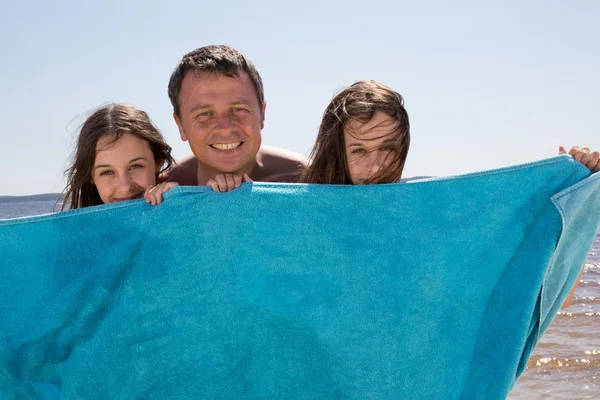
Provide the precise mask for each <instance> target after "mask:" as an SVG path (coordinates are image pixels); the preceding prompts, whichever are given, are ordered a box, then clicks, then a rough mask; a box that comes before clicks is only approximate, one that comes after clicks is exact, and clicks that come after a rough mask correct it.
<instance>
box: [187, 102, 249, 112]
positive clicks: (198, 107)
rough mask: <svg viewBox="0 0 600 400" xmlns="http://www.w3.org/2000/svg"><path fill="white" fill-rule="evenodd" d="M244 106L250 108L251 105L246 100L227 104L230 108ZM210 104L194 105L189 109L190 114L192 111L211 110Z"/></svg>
mask: <svg viewBox="0 0 600 400" xmlns="http://www.w3.org/2000/svg"><path fill="white" fill-rule="evenodd" d="M240 104H241V105H245V106H250V107H251V106H252V103H251V102H250V101H248V100H236V101H232V102H231V103H229V105H230V106H235V105H240ZM211 107H212V104H205V103H199V104H196V105H195V106H193V107H192V108H191V109H190V112H191V113H192V112H194V111H198V110H203V109H205V108H211Z"/></svg>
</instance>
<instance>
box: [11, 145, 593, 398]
mask: <svg viewBox="0 0 600 400" xmlns="http://www.w3.org/2000/svg"><path fill="white" fill-rule="evenodd" d="M165 197H166V199H165V202H164V203H163V204H161V205H158V206H155V207H153V206H150V205H148V204H146V203H145V202H144V201H143V200H138V201H130V202H124V203H119V204H115V205H107V206H100V207H92V208H86V209H81V210H75V211H68V212H64V213H58V214H53V215H46V216H38V217H31V218H21V219H14V220H5V221H0V260H1V261H0V262H1V266H0V398H3V399H17V398H18V399H21V398H42V399H59V398H61V399H80V398H83V399H133V398H139V399H142V398H144V399H191V398H197V399H200V398H202V399H233V398H236V399H239V398H251V399H284V398H286V399H334V398H343V399H366V398H372V399H375V398H376V399H397V398H406V399H503V398H505V397H506V395H507V393H508V392H509V391H510V389H511V388H512V386H513V385H514V383H515V381H516V379H517V377H518V376H519V374H520V373H521V372H522V371H523V369H524V367H525V364H526V361H527V359H528V357H529V355H530V352H531V351H532V349H533V348H534V346H535V344H536V343H537V342H538V340H539V339H540V336H541V334H542V333H543V331H544V330H545V329H546V328H547V327H548V325H549V324H550V322H551V321H552V318H553V317H554V315H555V314H556V312H557V311H558V310H559V307H560V305H561V303H562V301H563V300H564V299H565V297H566V296H567V293H568V292H569V289H570V287H571V286H572V285H573V283H574V282H575V280H576V279H577V276H578V273H579V271H580V270H581V268H582V266H583V264H584V261H585V258H586V255H587V252H588V251H589V249H590V247H591V244H592V241H593V239H594V236H595V234H596V229H597V227H598V223H599V221H600V174H594V175H591V174H590V172H589V171H588V170H587V169H586V168H585V167H583V166H582V165H580V164H579V163H577V162H575V161H573V160H572V159H571V158H570V157H567V156H561V157H556V158H552V159H549V160H544V161H540V162H536V163H531V164H526V165H520V166H515V167H511V168H506V169H501V170H495V171H487V172H483V173H477V174H470V175H464V176H458V177H451V178H443V179H432V180H424V181H413V182H410V183H406V184H393V185H371V186H354V187H352V186H327V185H322V186H319V185H298V184H257V183H255V184H245V185H243V186H242V187H241V188H240V189H237V190H234V191H232V192H230V193H214V192H212V191H211V190H210V189H208V188H203V187H196V188H194V187H181V188H176V189H174V190H171V191H170V192H168V193H167V195H166V196H165Z"/></svg>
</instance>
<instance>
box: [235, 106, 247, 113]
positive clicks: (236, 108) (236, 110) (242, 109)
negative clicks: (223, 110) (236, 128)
mask: <svg viewBox="0 0 600 400" xmlns="http://www.w3.org/2000/svg"><path fill="white" fill-rule="evenodd" d="M233 112H236V113H246V112H248V110H247V109H245V108H242V107H235V108H234V109H233Z"/></svg>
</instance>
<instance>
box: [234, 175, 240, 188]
mask: <svg viewBox="0 0 600 400" xmlns="http://www.w3.org/2000/svg"><path fill="white" fill-rule="evenodd" d="M233 183H234V185H235V187H236V188H239V187H240V185H241V184H242V177H241V175H234V176H233Z"/></svg>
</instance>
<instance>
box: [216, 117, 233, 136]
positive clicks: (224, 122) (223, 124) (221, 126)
mask: <svg viewBox="0 0 600 400" xmlns="http://www.w3.org/2000/svg"><path fill="white" fill-rule="evenodd" d="M233 126H234V124H233V117H232V115H230V114H229V113H227V114H221V115H219V116H218V117H217V121H216V125H215V128H217V129H218V130H219V131H221V132H223V133H230V132H231V131H233Z"/></svg>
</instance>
